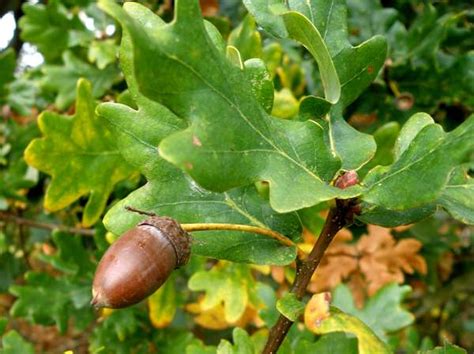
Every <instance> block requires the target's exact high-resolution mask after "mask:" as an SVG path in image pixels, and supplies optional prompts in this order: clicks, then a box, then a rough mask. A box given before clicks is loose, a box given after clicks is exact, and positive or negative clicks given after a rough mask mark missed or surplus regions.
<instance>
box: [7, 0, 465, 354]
mask: <svg viewBox="0 0 474 354" xmlns="http://www.w3.org/2000/svg"><path fill="white" fill-rule="evenodd" d="M215 7H216V4H214V2H212V1H207V2H206V1H203V2H201V9H202V11H203V12H204V15H205V21H203V20H202V19H201V16H200V15H199V12H200V10H199V6H198V2H197V1H183V0H181V1H179V2H177V4H176V15H174V14H173V10H174V9H173V6H172V5H171V4H170V2H167V1H165V2H163V1H158V2H152V1H140V4H135V3H126V4H125V6H124V7H123V8H122V7H121V6H119V5H117V4H115V3H114V2H113V1H101V2H100V3H96V2H93V1H88V0H49V1H44V2H42V1H40V2H39V3H38V4H29V3H24V4H22V2H21V1H6V2H4V3H2V5H1V6H0V15H1V16H3V15H5V14H6V13H8V12H9V11H12V12H11V14H13V15H14V17H15V20H16V23H17V26H18V27H17V30H16V32H15V33H14V37H13V39H12V40H11V42H10V44H9V47H7V48H4V49H2V51H1V52H0V105H1V107H2V109H1V112H0V118H1V120H0V144H1V145H0V270H1V273H0V334H2V341H1V343H2V344H1V349H0V353H20V352H21V353H30V352H35V351H36V352H60V351H65V350H73V351H74V352H93V353H96V352H97V353H98V352H106V353H109V352H110V353H137V352H140V353H141V352H143V353H148V352H164V353H190V354H191V353H207V352H209V353H214V352H216V351H217V352H218V353H254V352H259V351H260V350H261V348H262V346H263V345H264V342H265V338H266V335H267V332H266V329H265V328H268V327H270V326H271V325H272V324H273V323H274V321H275V320H276V318H277V316H278V313H279V312H281V313H284V314H285V315H287V316H288V317H290V316H292V317H294V318H295V319H297V318H298V317H299V316H300V315H301V311H302V304H301V303H300V302H298V301H296V300H295V299H292V298H291V297H281V295H282V294H281V292H282V290H285V289H282V288H281V287H280V285H281V284H278V282H276V281H275V280H274V279H272V278H271V277H270V276H269V275H268V272H267V271H265V270H264V269H270V268H268V265H272V266H285V265H289V264H291V263H292V262H293V261H294V259H295V255H296V251H295V249H294V247H285V246H283V245H281V244H279V243H278V242H276V241H275V240H271V239H268V238H266V237H264V236H261V235H256V234H246V233H239V232H218V233H216V232H203V233H195V234H193V238H194V244H193V257H192V259H191V262H190V264H188V265H187V266H186V267H184V268H183V269H180V270H178V271H176V272H175V273H176V274H174V275H173V277H171V278H170V279H169V280H168V282H167V283H166V285H165V287H163V288H162V289H160V290H159V291H158V292H157V293H155V294H154V295H153V296H152V297H150V299H149V300H147V301H145V302H143V303H141V304H138V305H136V306H134V307H132V308H129V309H125V310H120V311H113V312H110V311H94V310H93V309H92V308H91V307H90V305H89V302H90V299H91V289H90V288H91V282H92V277H93V273H94V270H95V266H96V264H97V262H98V260H99V259H100V256H101V255H102V254H103V252H104V251H105V250H106V249H107V247H108V245H109V244H110V243H111V242H113V240H115V239H116V238H117V237H119V235H120V234H122V233H123V232H125V231H126V230H128V229H130V228H131V227H133V226H134V225H136V223H137V222H139V221H140V220H142V217H141V216H140V215H137V214H133V213H129V212H126V211H124V206H126V205H132V206H134V207H135V208H138V209H143V210H147V211H153V212H155V213H157V214H160V215H169V216H172V217H173V218H175V219H177V220H178V221H179V222H182V223H197V222H226V223H236V224H249V225H253V226H259V227H264V228H270V229H272V230H275V231H278V232H280V233H282V234H283V235H285V236H287V237H288V238H290V239H291V240H293V241H294V242H300V241H301V232H302V229H303V228H305V229H308V230H310V231H311V232H313V233H315V234H317V233H318V232H319V231H320V229H321V217H320V214H319V212H321V211H322V210H326V209H328V208H329V206H331V205H332V203H333V202H334V198H339V199H348V198H354V197H358V198H360V200H361V206H362V214H361V215H360V217H358V220H357V222H356V223H355V225H353V226H352V228H351V230H352V232H353V234H354V236H355V239H356V240H357V238H358V237H359V236H360V235H361V234H363V233H364V232H366V226H365V224H366V223H367V224H377V225H382V226H386V227H396V226H399V225H403V224H408V223H415V225H414V226H412V227H411V228H409V229H407V230H405V231H400V232H398V233H397V234H396V237H397V238H400V239H403V238H415V239H417V240H419V241H421V242H422V243H423V248H422V251H421V254H422V255H423V257H424V258H425V259H426V262H427V264H428V272H427V274H426V275H417V274H415V275H410V276H409V277H407V278H405V284H400V285H399V284H393V283H392V284H388V285H387V286H386V287H384V288H383V289H381V290H379V292H377V294H375V295H374V296H372V297H370V298H369V299H368V300H367V301H366V303H365V305H364V306H363V307H362V308H358V307H357V306H356V305H355V300H354V299H353V295H352V294H351V292H350V290H349V288H348V287H347V286H346V285H344V284H341V285H339V286H338V287H336V288H335V289H334V290H333V294H332V295H333V302H332V304H333V305H334V306H336V307H337V309H332V310H331V314H332V316H333V317H331V321H332V322H327V323H325V324H324V326H321V328H319V329H318V330H317V331H314V330H313V332H311V331H309V330H308V329H307V328H304V326H298V327H296V326H295V328H293V329H292V330H291V331H290V334H289V336H288V340H286V341H285V343H284V344H283V346H282V349H281V351H280V352H281V353H307V352H317V351H320V352H328V353H329V352H333V353H357V352H359V353H364V352H370V351H367V349H366V348H371V347H372V348H375V347H377V348H381V349H380V350H385V351H387V352H394V351H403V352H407V353H416V352H418V351H420V352H423V353H424V352H426V353H436V352H438V351H440V352H441V350H447V351H448V352H451V351H452V352H453V353H457V352H460V353H462V352H464V350H462V349H461V348H459V347H457V346H454V345H451V344H449V342H453V343H455V344H458V345H460V346H462V347H465V348H466V349H467V350H468V351H472V350H473V349H474V325H473V324H474V307H473V306H472V305H473V303H472V302H473V299H472V296H469V294H472V291H473V289H472V284H474V270H473V268H472V255H473V246H472V243H473V232H472V231H473V230H472V228H470V227H469V226H468V225H472V224H474V204H473V203H474V183H473V182H472V170H473V166H474V165H473V160H472V159H473V157H474V153H473V152H474V148H473V145H474V117H473V116H472V112H473V107H474V51H473V48H474V43H473V38H474V33H473V32H474V30H473V28H474V26H473V18H474V10H473V9H472V6H469V5H468V3H467V2H464V1H446V2H434V3H433V4H430V3H426V2H421V1H415V0H410V1H409V0H397V1H379V0H362V1H359V0H347V2H346V1H342V0H333V1H322V0H321V1H319V0H315V1H311V2H304V1H296V0H291V1H287V2H284V1H277V0H274V1H261V0H244V1H243V3H241V2H240V1H222V2H221V3H220V4H218V6H217V8H218V11H214V8H215ZM157 14H158V15H159V16H157ZM174 16H176V19H175V20H174V21H171V20H172V19H173V17H174ZM170 21H171V22H170ZM31 45H33V46H34V47H35V48H36V50H37V51H38V52H39V53H41V55H42V57H43V59H44V62H43V63H42V64H41V65H39V66H37V67H29V66H28V59H27V47H28V46H31ZM119 58H120V60H119ZM420 112H423V113H420ZM353 169H355V170H357V171H358V173H359V176H360V178H361V181H362V183H361V184H360V185H358V186H354V187H351V188H348V189H344V190H341V189H338V188H335V187H334V186H333V183H332V182H333V181H334V179H335V178H336V177H337V176H338V175H339V174H340V173H341V172H342V171H347V170H353ZM262 181H264V182H262ZM53 229H54V231H53ZM356 240H355V241H356ZM216 259H218V260H221V261H218V262H217V261H216ZM229 261H231V262H229ZM256 265H260V267H262V265H263V268H259V267H258V266H256ZM264 267H267V268H264ZM265 272H266V273H265ZM287 277H288V278H290V279H291V278H294V270H293V269H292V268H290V267H289V268H287ZM280 298H281V299H280ZM278 299H280V300H278ZM191 304H199V311H198V313H200V314H205V313H206V311H211V310H213V309H215V308H216V306H222V310H221V311H222V312H221V313H220V314H221V315H222V317H223V318H222V319H223V321H224V322H226V323H227V326H224V327H223V328H218V329H212V328H210V327H209V326H206V323H207V324H209V320H207V321H208V322H206V320H205V319H204V320H203V322H204V325H203V322H200V321H199V319H198V317H199V316H197V315H196V313H194V315H193V314H192V311H190V309H189V308H190V305H191ZM249 309H250V310H251V311H254V312H255V313H254V315H253V317H251V318H252V319H255V318H256V317H257V315H258V318H259V320H260V324H259V323H255V321H253V322H252V320H250V319H248V318H247V317H248V316H246V314H247V311H250V310H249ZM341 311H344V312H341ZM244 318H247V321H245V320H243V319H244ZM239 321H240V322H239ZM257 322H258V321H257ZM349 328H350V329H351V330H349ZM344 329H346V332H347V333H344ZM48 333H49V334H50V337H51V338H53V339H52V340H50V341H49V342H48V341H45V340H44V338H45V337H47V336H46V334H48ZM348 333H350V334H348ZM367 338H371V341H367V342H365V341H366V340H367ZM437 346H441V347H437ZM435 347H436V348H435Z"/></svg>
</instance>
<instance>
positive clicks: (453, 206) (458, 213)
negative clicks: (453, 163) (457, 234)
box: [438, 168, 474, 225]
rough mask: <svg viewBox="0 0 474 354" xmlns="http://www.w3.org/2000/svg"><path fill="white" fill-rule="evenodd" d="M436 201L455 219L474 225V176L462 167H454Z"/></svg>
mask: <svg viewBox="0 0 474 354" xmlns="http://www.w3.org/2000/svg"><path fill="white" fill-rule="evenodd" d="M438 203H439V204H440V205H441V206H442V207H443V208H444V209H446V211H448V212H449V213H450V214H451V215H452V216H453V217H454V218H455V219H457V220H459V221H461V222H463V223H465V224H470V225H474V212H473V210H474V178H472V177H470V176H469V174H468V173H467V171H465V170H464V169H462V168H458V169H455V170H454V171H453V172H452V173H451V176H450V180H449V182H448V185H447V186H446V188H445V189H444V190H443V192H442V194H441V196H440V198H439V199H438Z"/></svg>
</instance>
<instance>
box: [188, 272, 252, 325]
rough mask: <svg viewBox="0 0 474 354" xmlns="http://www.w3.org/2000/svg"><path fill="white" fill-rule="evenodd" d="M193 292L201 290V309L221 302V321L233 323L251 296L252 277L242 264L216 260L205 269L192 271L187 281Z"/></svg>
mask: <svg viewBox="0 0 474 354" xmlns="http://www.w3.org/2000/svg"><path fill="white" fill-rule="evenodd" d="M188 287H189V288H190V289H191V290H193V291H200V290H203V291H205V293H206V295H205V296H204V299H203V302H202V303H201V309H202V310H203V311H206V310H209V309H211V308H213V307H215V306H218V305H219V304H221V303H223V304H224V316H225V320H226V321H227V322H229V323H232V322H236V321H237V320H238V319H239V318H240V317H241V316H242V315H243V313H244V311H245V308H246V307H247V305H248V303H249V299H250V298H251V297H252V296H253V295H252V294H251V293H252V291H253V289H254V287H255V280H254V278H253V276H252V273H251V272H250V268H249V266H248V265H246V264H238V263H218V264H217V265H215V266H214V267H213V268H212V269H211V270H209V271H199V272H196V273H194V274H193V275H192V276H191V278H190V279H189V282H188Z"/></svg>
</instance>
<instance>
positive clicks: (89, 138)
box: [25, 79, 133, 226]
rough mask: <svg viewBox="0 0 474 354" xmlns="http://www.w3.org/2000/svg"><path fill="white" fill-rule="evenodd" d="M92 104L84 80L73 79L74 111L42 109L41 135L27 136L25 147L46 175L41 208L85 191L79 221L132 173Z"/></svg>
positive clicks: (93, 217)
mask: <svg viewBox="0 0 474 354" xmlns="http://www.w3.org/2000/svg"><path fill="white" fill-rule="evenodd" d="M95 106H96V104H95V102H94V100H93V98H92V89H91V85H90V83H89V82H88V81H86V80H84V79H81V80H79V81H78V83H77V101H76V113H75V114H74V115H73V116H71V117H69V116H63V115H59V114H57V113H53V112H44V113H42V114H41V115H40V117H39V120H38V125H39V128H40V130H41V132H42V133H43V137H42V138H39V139H35V140H33V141H32V142H31V143H30V145H29V146H28V147H27V149H26V151H25V160H26V161H27V163H28V164H30V165H31V166H33V167H35V168H37V169H38V170H40V171H43V172H45V173H47V174H49V175H51V176H52V180H51V183H50V184H49V186H48V189H47V190H46V196H45V201H44V205H45V208H46V209H48V210H51V211H55V210H59V209H62V208H65V207H67V206H68V205H70V204H71V203H73V202H74V201H76V200H77V199H79V198H80V197H82V196H85V195H89V199H88V201H87V204H86V206H85V209H84V214H83V218H82V223H83V224H84V226H90V225H92V224H94V223H95V222H96V221H97V220H98V218H99V217H100V215H101V214H102V211H103V210H104V207H105V204H106V201H107V198H108V197H109V195H110V193H111V192H112V190H113V187H114V185H115V184H116V183H117V182H119V181H121V180H123V179H125V178H127V177H128V176H129V175H130V174H131V173H132V172H133V169H132V167H130V165H129V164H128V163H126V162H125V160H124V159H123V158H122V155H121V154H120V152H119V151H118V150H117V147H116V145H115V141H114V139H113V137H112V135H111V134H110V132H109V130H108V129H107V128H106V127H105V125H104V124H103V122H102V121H101V120H99V118H98V117H97V116H96V115H95Z"/></svg>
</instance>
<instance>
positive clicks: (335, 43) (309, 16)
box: [244, 0, 387, 170]
mask: <svg viewBox="0 0 474 354" xmlns="http://www.w3.org/2000/svg"><path fill="white" fill-rule="evenodd" d="M244 4H245V5H246V6H247V9H248V10H249V12H250V13H252V14H253V15H254V16H255V18H256V19H257V22H258V23H259V24H260V25H261V26H262V27H263V28H264V29H266V30H267V31H269V32H270V33H272V34H274V35H276V36H278V37H283V38H285V37H290V38H293V39H296V40H298V41H299V42H300V43H302V44H303V45H304V46H305V47H306V48H308V50H309V51H310V52H311V54H312V55H313V56H314V57H315V59H316V61H317V63H318V66H319V72H320V76H321V79H322V82H323V86H324V87H325V93H326V99H327V100H328V101H329V102H331V103H335V104H336V107H334V109H333V111H332V112H331V114H330V115H329V120H330V132H331V138H332V147H333V149H335V151H336V152H337V154H338V156H339V157H340V158H341V160H342V168H343V169H345V170H352V169H359V168H360V167H361V166H362V165H364V164H365V163H366V162H367V161H368V160H370V159H371V158H372V157H373V155H374V153H375V150H376V145H375V142H374V140H373V138H372V137H371V136H370V135H368V134H363V133H360V132H358V131H357V130H355V129H354V128H352V127H351V126H350V125H349V124H347V123H346V121H345V120H344V119H343V117H342V110H343V108H344V107H346V106H348V105H349V104H350V103H351V102H353V101H354V100H355V99H356V98H357V97H358V96H360V94H361V93H362V92H363V91H364V90H365V89H366V88H367V87H368V86H369V85H370V83H371V82H372V81H373V80H374V79H375V77H376V76H377V74H378V72H379V71H380V69H381V67H382V65H383V63H384V61H385V57H386V54H387V44H386V41H385V39H384V38H383V37H381V36H374V37H372V38H370V39H368V40H367V41H365V42H363V43H362V44H360V45H358V46H356V47H354V46H352V45H351V43H350V42H349V39H348V36H349V35H348V30H347V8H346V3H345V1H344V0H331V1H327V0H314V1H305V2H303V1H299V0H290V1H288V3H287V4H286V5H285V4H284V2H283V1H282V0H274V1H272V2H271V3H269V2H266V1H261V0H246V1H244ZM285 8H286V10H284V9H285ZM288 10H292V11H290V12H285V11H288ZM290 19H291V20H290ZM309 24H311V26H309ZM311 27H313V28H311ZM310 38H311V39H310ZM315 43H318V45H315ZM311 46H314V49H313V50H312V49H311ZM330 87H332V88H330Z"/></svg>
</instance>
